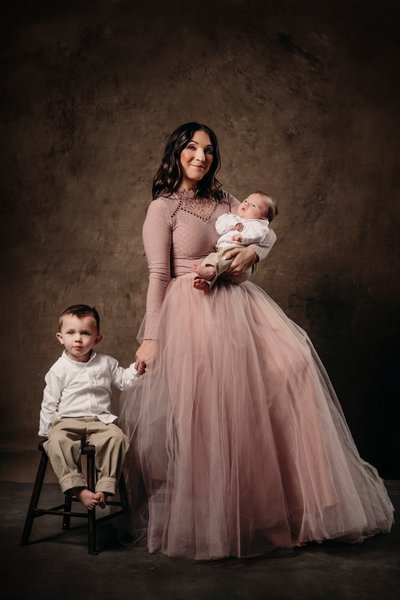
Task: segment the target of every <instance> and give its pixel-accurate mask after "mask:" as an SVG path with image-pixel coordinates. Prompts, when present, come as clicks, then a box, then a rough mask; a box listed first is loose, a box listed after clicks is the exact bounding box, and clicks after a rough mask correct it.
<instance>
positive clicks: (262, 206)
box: [238, 192, 278, 223]
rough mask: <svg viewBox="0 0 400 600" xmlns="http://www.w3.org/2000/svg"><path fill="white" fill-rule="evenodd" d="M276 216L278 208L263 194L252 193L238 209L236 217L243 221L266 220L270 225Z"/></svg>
mask: <svg viewBox="0 0 400 600" xmlns="http://www.w3.org/2000/svg"><path fill="white" fill-rule="evenodd" d="M277 214H278V207H277V206H276V204H275V202H274V201H273V200H272V198H271V197H270V196H268V194H265V192H253V193H252V194H250V195H249V196H247V198H245V199H244V200H243V202H241V204H240V206H239V208H238V215H239V216H240V217H242V218H243V219H268V221H269V222H270V223H271V221H272V220H273V219H274V218H275V217H276V215H277Z"/></svg>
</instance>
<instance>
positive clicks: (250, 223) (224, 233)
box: [193, 192, 278, 292]
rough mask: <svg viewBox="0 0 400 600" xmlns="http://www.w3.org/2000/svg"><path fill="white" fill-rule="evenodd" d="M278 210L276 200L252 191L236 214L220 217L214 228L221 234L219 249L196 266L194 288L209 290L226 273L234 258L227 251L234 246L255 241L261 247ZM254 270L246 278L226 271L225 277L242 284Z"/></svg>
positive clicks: (194, 266) (247, 244)
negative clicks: (227, 256)
mask: <svg viewBox="0 0 400 600" xmlns="http://www.w3.org/2000/svg"><path fill="white" fill-rule="evenodd" d="M277 213H278V211H277V207H276V204H275V202H274V201H273V200H272V198H270V197H269V196H268V195H267V194H265V193H264V192H253V193H252V194H250V195H249V196H248V197H247V198H245V199H244V200H243V202H241V204H240V205H239V207H238V209H237V213H236V214H233V213H225V214H223V215H221V216H220V217H218V219H217V221H216V223H215V228H216V230H217V232H218V233H219V234H220V237H219V239H218V240H217V244H216V252H211V253H210V254H209V255H208V256H207V257H206V258H205V259H204V260H203V261H202V263H201V265H193V271H194V272H195V273H196V276H195V278H194V282H193V287H195V288H196V289H197V290H202V291H203V292H208V291H209V289H210V288H211V286H212V285H213V284H214V283H215V282H216V280H217V278H218V277H219V276H220V275H222V274H223V273H225V271H227V269H229V267H230V266H231V264H232V261H233V258H226V256H225V253H226V252H227V251H228V250H231V249H232V248H237V247H240V246H249V245H251V244H256V245H257V246H262V245H263V243H264V240H265V238H266V237H267V234H268V231H269V224H270V222H271V221H272V219H273V218H274V217H276V215H277ZM254 271H255V268H254V266H253V268H252V269H249V271H248V272H247V273H246V275H245V276H244V277H241V278H238V277H234V276H231V275H229V273H226V274H225V275H224V277H225V278H226V279H229V280H230V281H232V282H233V283H241V282H242V281H245V280H246V279H248V277H249V276H250V275H252V274H253V273H254Z"/></svg>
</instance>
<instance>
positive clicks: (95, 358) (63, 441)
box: [39, 304, 144, 510]
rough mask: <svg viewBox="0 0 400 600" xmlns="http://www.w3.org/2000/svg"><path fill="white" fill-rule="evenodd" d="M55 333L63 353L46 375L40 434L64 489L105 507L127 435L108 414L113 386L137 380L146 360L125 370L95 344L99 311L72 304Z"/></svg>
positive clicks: (98, 338)
mask: <svg viewBox="0 0 400 600" xmlns="http://www.w3.org/2000/svg"><path fill="white" fill-rule="evenodd" d="M56 337H57V339H58V341H59V342H60V344H62V345H63V346H64V352H63V354H62V355H61V357H60V358H59V359H58V360H57V361H56V362H55V363H54V365H53V366H52V367H51V369H50V370H49V372H48V373H47V375H46V378H45V381H46V387H45V390H44V394H43V401H42V406H41V411H40V424H39V435H40V436H43V437H47V438H48V440H47V441H46V442H45V443H44V444H43V447H44V449H45V451H46V453H47V455H48V457H49V460H50V462H51V465H52V467H53V469H54V472H55V474H56V475H57V477H58V480H59V483H60V486H61V489H62V491H63V492H64V493H71V494H74V495H75V496H76V498H78V500H80V502H81V503H82V504H83V506H85V507H86V508H87V509H89V510H92V509H93V508H95V507H96V506H97V505H99V506H100V507H101V508H104V507H105V505H106V501H107V496H108V495H109V494H111V495H113V494H115V491H116V485H117V482H118V481H119V478H120V474H121V469H122V464H123V461H124V458H125V454H126V451H127V449H128V445H129V444H128V439H127V437H126V435H125V434H124V433H123V431H122V430H121V429H120V428H119V427H118V426H117V425H116V424H115V421H116V419H117V417H116V416H115V415H113V414H111V386H112V385H113V386H115V387H116V388H118V389H120V390H125V389H127V388H129V387H131V386H133V385H136V384H137V383H138V380H139V379H140V375H142V374H143V373H144V365H142V364H139V365H133V364H132V365H130V367H129V368H128V369H123V368H122V367H120V366H119V365H118V362H117V361H116V360H115V358H112V357H111V356H107V355H105V354H100V353H97V352H95V351H94V348H95V347H96V346H97V344H98V343H99V342H100V341H101V339H102V336H101V335H100V317H99V314H98V312H97V310H96V309H95V308H94V307H93V308H92V307H90V306H87V305H85V304H77V305H74V306H70V307H69V308H67V309H66V310H64V312H63V313H62V314H61V316H60V320H59V329H58V332H57V334H56ZM82 441H84V442H87V443H89V444H93V445H94V446H95V447H96V471H97V473H98V478H97V483H96V491H95V492H93V491H91V490H89V489H88V487H87V483H86V481H85V478H84V476H83V474H82V469H81V464H80V449H81V443H82Z"/></svg>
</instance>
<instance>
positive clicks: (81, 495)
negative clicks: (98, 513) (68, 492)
mask: <svg viewBox="0 0 400 600" xmlns="http://www.w3.org/2000/svg"><path fill="white" fill-rule="evenodd" d="M75 496H76V497H77V498H78V500H79V502H80V503H81V504H83V506H84V507H85V508H87V509H88V510H93V509H94V508H96V506H97V505H98V504H99V501H98V499H97V498H96V494H95V493H94V492H91V491H90V490H88V489H87V488H84V489H80V490H77V491H76V493H75Z"/></svg>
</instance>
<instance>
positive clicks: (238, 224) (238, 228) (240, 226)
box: [233, 223, 244, 242]
mask: <svg viewBox="0 0 400 600" xmlns="http://www.w3.org/2000/svg"><path fill="white" fill-rule="evenodd" d="M235 229H236V231H243V229H244V225H243V223H236V225H235ZM233 239H235V238H233ZM235 241H236V242H238V241H240V240H235Z"/></svg>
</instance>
